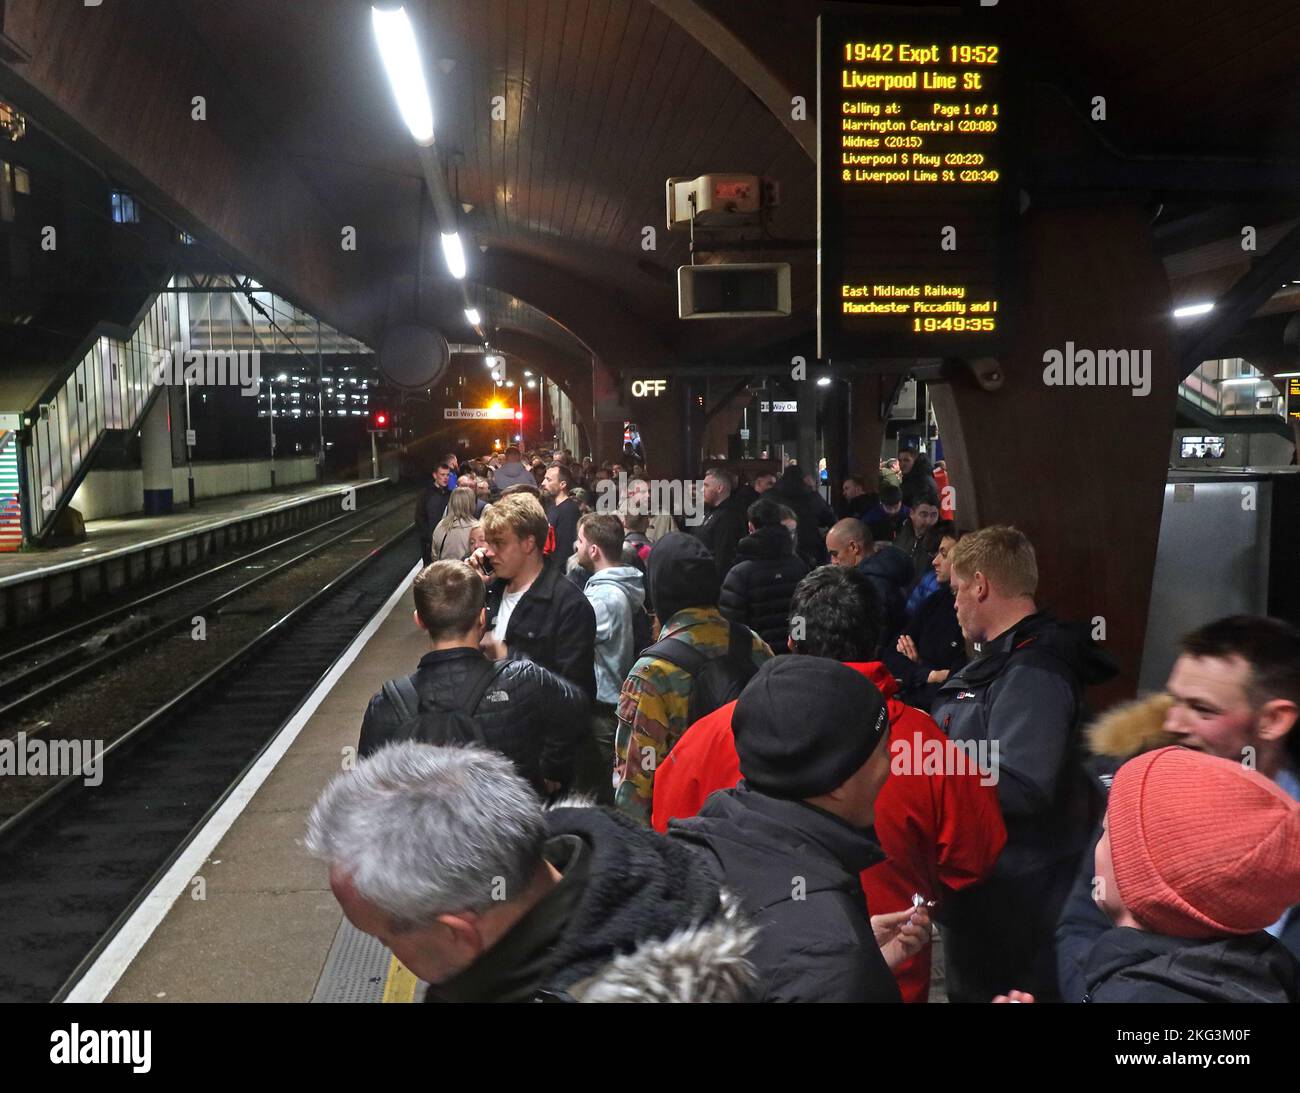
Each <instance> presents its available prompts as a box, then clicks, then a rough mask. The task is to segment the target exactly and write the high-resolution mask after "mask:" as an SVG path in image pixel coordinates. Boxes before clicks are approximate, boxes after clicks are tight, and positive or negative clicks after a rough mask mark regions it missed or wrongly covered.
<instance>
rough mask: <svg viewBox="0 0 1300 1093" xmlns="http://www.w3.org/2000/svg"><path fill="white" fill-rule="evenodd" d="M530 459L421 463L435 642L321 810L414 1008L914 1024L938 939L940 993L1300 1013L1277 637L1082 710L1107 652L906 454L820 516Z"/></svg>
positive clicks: (1296, 866)
mask: <svg viewBox="0 0 1300 1093" xmlns="http://www.w3.org/2000/svg"><path fill="white" fill-rule="evenodd" d="M549 454H550V456H551V457H550V458H549V459H548V458H546V457H544V456H543V455H541V454H539V453H529V454H528V455H527V456H521V454H520V452H519V451H518V450H516V449H507V450H506V451H505V452H503V453H500V454H498V455H495V456H491V457H485V458H484V459H483V460H478V461H474V462H468V463H466V464H465V465H463V466H461V465H459V463H458V461H457V460H456V459H455V457H451V456H449V457H447V458H446V459H444V461H443V462H442V463H440V464H439V466H438V467H437V468H436V469H435V471H434V473H433V476H432V481H431V483H430V485H429V487H428V489H427V490H426V491H425V492H424V493H423V494H422V496H421V497H420V498H419V500H418V502H417V512H416V520H415V523H416V526H417V529H418V531H419V535H420V539H421V543H422V550H423V556H424V566H423V568H422V569H421V571H420V572H419V574H418V576H417V577H416V578H415V581H414V586H413V598H414V625H415V626H418V627H419V628H420V630H422V631H423V632H424V635H425V637H426V638H427V642H428V651H427V652H426V653H425V654H424V655H423V657H422V658H421V659H420V662H419V665H418V667H417V668H416V670H415V671H414V672H413V673H412V674H410V675H407V676H399V677H397V678H394V679H392V680H390V681H389V682H388V683H386V684H385V685H384V687H383V688H382V690H381V691H380V693H379V694H376V695H375V696H374V698H373V699H372V700H371V702H370V704H369V706H368V708H367V709H366V711H365V714H364V718H363V722H362V726H361V735H360V747H359V751H360V755H361V759H360V761H359V763H358V764H357V765H356V768H355V769H354V770H350V771H347V772H345V773H343V774H341V775H339V776H338V777H337V778H336V779H335V780H334V781H333V782H332V783H331V784H330V785H329V786H328V787H327V788H326V790H325V791H324V793H323V794H322V796H321V798H320V800H319V801H318V803H317V805H316V807H315V810H314V812H313V814H312V817H311V821H310V825H309V832H308V847H309V849H310V850H311V851H312V853H314V854H315V855H316V856H317V857H319V858H320V859H322V860H323V861H325V862H326V863H327V864H328V866H329V871H330V884H331V887H332V889H333V891H334V893H335V895H336V897H337V898H338V900H339V903H340V904H341V906H342V908H343V910H344V913H345V914H346V916H347V918H348V919H349V920H350V921H351V922H352V924H353V925H354V926H356V927H357V928H358V929H360V930H362V931H363V932H365V933H368V934H371V935H373V936H374V937H376V938H378V939H380V940H381V941H382V942H384V943H385V944H386V945H388V946H389V947H390V948H391V949H392V951H393V953H394V954H395V955H396V956H397V957H398V958H399V959H400V960H402V962H403V963H404V964H405V965H406V966H407V967H408V968H409V969H410V970H411V971H412V972H413V973H414V974H415V975H417V976H418V977H419V978H420V979H421V980H423V981H424V982H425V983H427V984H428V990H427V994H426V1000H427V1001H430V1002H454V1001H530V1000H533V1001H536V1000H545V1001H805V1002H816V1001H845V1002H848V1001H881V1002H885V1001H900V1000H901V1001H906V1002H924V1001H927V1000H928V999H929V997H930V992H931V981H932V969H931V949H932V946H933V942H934V939H935V936H936V933H937V934H938V935H939V936H940V937H941V938H942V949H943V969H944V978H943V990H944V992H945V993H946V996H947V998H948V999H950V1000H952V1001H972V1002H989V1001H993V1002H1031V1001H1037V1002H1045V1001H1067V1002H1083V1001H1094V1002H1130V1001H1206V1002H1218V1001H1296V1000H1298V999H1300V964H1297V957H1298V956H1300V913H1298V912H1297V911H1296V906H1295V905H1296V904H1297V903H1300V804H1297V800H1298V799H1300V773H1298V772H1300V732H1298V731H1297V729H1296V721H1297V716H1298V714H1300V630H1298V629H1297V628H1296V627H1295V626H1293V625H1291V624H1289V623H1287V622H1284V621H1281V620H1278V619H1273V618H1264V617H1250V616H1234V617H1229V618H1223V619H1219V620H1217V621H1213V622H1209V623H1208V624H1206V625H1204V626H1202V627H1200V628H1199V629H1197V630H1196V631H1194V632H1192V633H1189V634H1186V635H1183V636H1182V638H1181V653H1180V655H1179V656H1178V658H1177V660H1176V662H1175V664H1174V665H1173V668H1172V671H1171V673H1170V675H1169V678H1168V681H1167V682H1166V685H1165V687H1164V689H1163V691H1162V692H1161V693H1158V694H1152V695H1148V696H1144V697H1142V698H1139V699H1138V700H1136V701H1133V702H1130V703H1127V704H1124V705H1120V706H1115V707H1111V708H1110V709H1108V710H1105V711H1104V712H1103V713H1101V714H1100V715H1098V714H1096V713H1095V712H1094V711H1093V709H1092V706H1091V705H1090V703H1091V702H1092V701H1093V700H1092V699H1091V698H1090V695H1089V688H1091V687H1092V686H1093V685H1095V684H1099V683H1104V682H1106V681H1107V680H1109V679H1111V678H1113V677H1114V675H1115V674H1116V665H1115V664H1114V663H1113V661H1112V660H1111V658H1110V657H1109V655H1108V654H1107V653H1106V652H1105V650H1104V649H1103V648H1102V647H1100V646H1099V645H1098V644H1097V643H1096V642H1094V641H1093V640H1092V637H1091V634H1090V631H1089V628H1088V627H1087V626H1085V625H1083V624H1077V623H1072V622H1069V621H1065V620H1061V619H1058V618H1056V617H1054V616H1053V615H1052V614H1051V613H1050V611H1048V610H1047V609H1046V608H1045V607H1043V606H1040V592H1039V587H1038V584H1039V582H1038V564H1037V559H1036V556H1035V552H1034V548H1033V546H1032V544H1031V543H1030V542H1029V541H1028V539H1027V538H1026V536H1025V535H1024V534H1022V533H1021V532H1020V531H1019V530H1017V529H1016V528H1014V527H1007V526H993V527H986V528H981V529H978V530H970V531H963V530H962V529H961V528H960V527H959V525H958V523H957V521H956V513H955V512H954V509H953V505H952V490H951V489H950V488H949V487H948V483H947V481H946V474H945V469H944V468H943V466H942V465H939V466H931V465H930V463H929V461H928V460H927V458H926V456H925V455H924V454H918V453H914V452H907V451H905V452H901V453H900V454H899V457H898V458H897V459H896V460H889V461H886V462H884V463H882V464H881V466H880V470H879V475H878V477H877V476H874V475H873V476H872V480H871V481H869V482H868V481H866V480H864V479H863V478H860V477H853V478H850V479H848V480H847V481H846V482H845V484H844V487H843V491H842V498H840V499H839V500H840V501H841V504H840V505H839V506H838V509H839V511H838V512H836V511H834V510H833V509H832V507H831V506H830V505H829V504H828V503H827V501H826V500H825V499H824V497H823V496H822V494H821V493H820V492H819V491H818V490H817V489H816V488H815V484H814V481H813V479H812V478H811V476H806V475H804V474H803V473H802V471H801V469H800V468H799V467H797V466H794V465H791V466H788V467H786V468H784V470H783V471H782V472H781V473H780V474H779V475H778V474H776V473H759V474H756V475H754V476H753V478H752V480H751V481H750V482H748V483H746V484H744V485H739V484H738V483H737V480H736V478H735V476H734V475H733V474H732V473H731V472H729V471H728V470H727V469H725V468H724V467H717V468H714V469H711V470H709V471H708V472H707V474H706V475H705V477H704V479H703V483H702V490H701V497H700V498H699V500H701V501H702V502H703V504H702V507H701V508H698V509H696V508H692V507H690V506H687V507H686V508H685V509H684V510H683V511H678V512H666V511H655V510H654V508H653V506H652V504H651V503H650V502H651V499H652V495H653V491H652V489H651V484H650V482H649V481H648V480H647V479H646V477H645V468H644V466H643V465H641V462H640V459H639V453H638V452H637V451H635V450H634V449H632V448H631V447H629V448H628V449H626V450H625V453H624V461H623V463H621V464H613V463H610V464H603V465H600V466H596V465H594V464H592V463H591V461H589V460H584V461H582V463H577V462H575V461H574V460H573V458H572V456H571V454H570V453H568V452H563V451H557V452H554V453H549ZM605 483H610V485H605ZM611 498H613V503H612V504H611V503H609V502H610V499H611Z"/></svg>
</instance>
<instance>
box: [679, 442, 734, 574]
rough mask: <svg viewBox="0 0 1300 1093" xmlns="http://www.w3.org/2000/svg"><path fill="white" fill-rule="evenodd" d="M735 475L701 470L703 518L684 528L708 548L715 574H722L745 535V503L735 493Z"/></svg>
mask: <svg viewBox="0 0 1300 1093" xmlns="http://www.w3.org/2000/svg"><path fill="white" fill-rule="evenodd" d="M735 488H736V478H735V475H733V474H732V473H731V472H730V471H727V470H723V469H722V468H720V467H714V468H711V469H710V470H707V471H705V472H704V490H703V500H704V521H703V523H701V524H700V525H699V526H698V527H688V528H687V530H688V531H689V532H690V534H691V535H693V536H695V538H697V539H698V540H699V541H700V542H701V543H703V544H704V545H705V546H706V547H708V549H709V553H710V554H712V555H713V561H714V564H715V565H716V566H717V567H718V576H719V577H725V576H726V575H727V570H729V569H730V568H731V563H732V562H733V561H734V560H735V557H736V546H737V545H738V544H739V543H740V540H741V538H742V537H743V536H744V534H745V503H744V501H743V500H742V499H741V498H739V497H737V496H736V494H735Z"/></svg>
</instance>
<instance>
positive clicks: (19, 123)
mask: <svg viewBox="0 0 1300 1093" xmlns="http://www.w3.org/2000/svg"><path fill="white" fill-rule="evenodd" d="M0 6H3V5H0ZM26 132H27V119H26V118H25V117H23V115H22V114H20V113H19V112H18V111H17V110H15V109H14V108H13V107H12V106H10V105H9V104H8V103H7V102H0V137H7V138H8V139H9V140H11V141H19V140H22V139H23V136H24V134H25V133H26Z"/></svg>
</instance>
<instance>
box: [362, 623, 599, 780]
mask: <svg viewBox="0 0 1300 1093" xmlns="http://www.w3.org/2000/svg"><path fill="white" fill-rule="evenodd" d="M482 659H483V654H482V653H480V652H479V651H478V650H477V649H469V648H462V649H440V650H436V651H434V652H431V653H425V655H424V656H423V657H421V658H420V666H419V668H417V669H416V671H415V672H414V673H412V674H411V675H410V676H409V677H408V678H409V679H410V681H411V685H412V686H414V688H415V690H416V693H417V694H418V695H419V696H420V708H421V710H422V711H423V710H424V709H426V708H427V707H428V706H431V705H434V704H436V705H439V706H443V707H446V708H457V707H458V705H459V702H460V701H462V700H463V699H464V697H465V688H466V680H467V679H468V677H469V673H470V669H471V668H472V667H473V666H474V664H475V663H476V662H478V661H482ZM587 708H588V707H587V697H586V695H584V694H583V693H582V691H581V690H580V689H579V688H577V687H575V686H574V685H573V684H572V683H570V682H569V681H568V680H565V679H561V678H560V677H559V676H557V675H555V674H554V673H553V672H548V671H547V670H546V669H545V668H543V667H541V666H540V665H537V664H534V663H532V662H531V661H527V660H511V661H505V662H503V663H502V665H501V669H500V671H499V672H498V673H497V677H496V679H495V680H493V682H492V685H491V686H490V687H489V688H488V691H487V693H486V694H484V696H483V700H482V701H481V702H480V703H479V704H478V708H477V709H476V710H475V711H473V716H474V720H475V721H476V722H478V725H479V727H480V728H481V729H482V730H483V736H484V738H485V739H486V741H487V743H488V745H489V746H491V747H492V748H493V749H494V750H496V751H499V752H500V753H501V754H502V755H504V756H506V758H508V759H511V760H513V761H514V764H515V767H516V768H517V769H518V771H519V773H520V774H521V775H522V776H523V777H525V778H527V779H528V780H529V781H530V782H531V783H532V784H533V785H534V786H536V787H538V788H539V789H540V788H541V784H542V779H547V780H549V781H552V782H561V783H563V784H566V785H567V784H568V783H569V782H570V781H571V776H572V773H573V757H574V752H575V751H576V749H577V746H578V742H579V741H580V740H581V739H582V736H583V732H584V730H585V729H586V726H587ZM402 721H403V719H402V716H401V715H400V713H399V712H398V710H397V709H396V708H395V707H394V706H393V704H392V703H391V702H390V701H389V700H388V698H387V696H386V695H385V694H384V693H383V691H380V692H379V694H377V695H375V697H374V698H372V699H371V700H370V705H369V706H368V707H367V708H366V716H365V719H364V720H363V721H362V723H361V742H360V746H359V748H358V751H359V752H360V754H361V756H363V757H364V756H367V755H369V754H370V753H371V752H373V751H375V750H376V749H378V748H380V747H382V746H383V745H384V744H387V743H389V742H390V741H391V740H393V739H395V738H396V736H395V734H396V732H397V730H398V728H399V727H400V726H401V724H402ZM429 742H430V743H439V742H440V741H429Z"/></svg>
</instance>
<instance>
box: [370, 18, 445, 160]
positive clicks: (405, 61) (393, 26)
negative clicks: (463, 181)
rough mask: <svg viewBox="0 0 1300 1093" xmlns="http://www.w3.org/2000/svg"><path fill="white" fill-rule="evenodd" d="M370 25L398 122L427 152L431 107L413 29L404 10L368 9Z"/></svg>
mask: <svg viewBox="0 0 1300 1093" xmlns="http://www.w3.org/2000/svg"><path fill="white" fill-rule="evenodd" d="M370 25H371V26H372V28H373V29H374V32H375V41H376V43H377V44H378V45H379V56H380V58H381V59H382V60H383V62H384V71H385V72H387V73H388V82H389V84H390V85H391V86H392V88H393V96H394V97H395V98H396V99H397V109H398V110H399V111H401V114H402V120H403V121H404V122H406V128H407V129H409V130H410V131H411V136H412V137H413V138H415V142H416V143H417V144H420V145H423V146H424V147H426V148H427V147H428V146H429V145H431V144H432V143H433V103H432V102H431V101H430V99H429V85H428V84H427V83H426V82H425V79H424V67H423V66H422V65H421V64H420V49H419V46H418V45H417V44H416V41H415V29H414V28H413V27H412V26H411V20H410V19H409V18H408V17H407V14H406V9H405V8H398V9H397V10H395V11H393V10H385V9H383V8H377V7H372V8H371V9H370Z"/></svg>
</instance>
